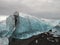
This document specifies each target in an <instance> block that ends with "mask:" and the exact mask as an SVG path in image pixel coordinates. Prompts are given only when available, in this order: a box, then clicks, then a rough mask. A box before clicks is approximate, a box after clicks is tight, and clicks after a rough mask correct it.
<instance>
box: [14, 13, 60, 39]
mask: <svg viewBox="0 0 60 45" xmlns="http://www.w3.org/2000/svg"><path fill="white" fill-rule="evenodd" d="M59 22H60V21H59V20H57V21H56V20H55V21H54V20H52V21H51V20H49V21H48V20H42V19H38V18H36V17H33V16H30V15H26V14H23V13H20V14H19V20H18V24H17V26H16V30H15V32H14V34H13V37H14V38H18V39H26V38H29V37H32V36H33V35H38V34H41V33H42V32H47V31H49V30H50V29H53V28H54V27H55V26H56V25H57V24H59Z"/></svg>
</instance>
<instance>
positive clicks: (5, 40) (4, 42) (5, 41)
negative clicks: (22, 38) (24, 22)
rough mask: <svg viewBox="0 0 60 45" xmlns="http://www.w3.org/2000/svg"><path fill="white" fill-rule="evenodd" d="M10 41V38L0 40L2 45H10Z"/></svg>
mask: <svg viewBox="0 0 60 45" xmlns="http://www.w3.org/2000/svg"><path fill="white" fill-rule="evenodd" d="M8 44H9V41H8V38H6V37H4V38H0V45H8Z"/></svg>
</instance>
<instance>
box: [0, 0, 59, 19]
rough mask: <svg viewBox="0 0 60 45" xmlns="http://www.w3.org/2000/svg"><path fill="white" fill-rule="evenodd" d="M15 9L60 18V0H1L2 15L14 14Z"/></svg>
mask: <svg viewBox="0 0 60 45" xmlns="http://www.w3.org/2000/svg"><path fill="white" fill-rule="evenodd" d="M15 11H19V12H23V13H27V14H29V15H33V16H36V17H38V18H41V17H42V18H50V19H60V0H0V15H12V14H13V13H14V12H15Z"/></svg>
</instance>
